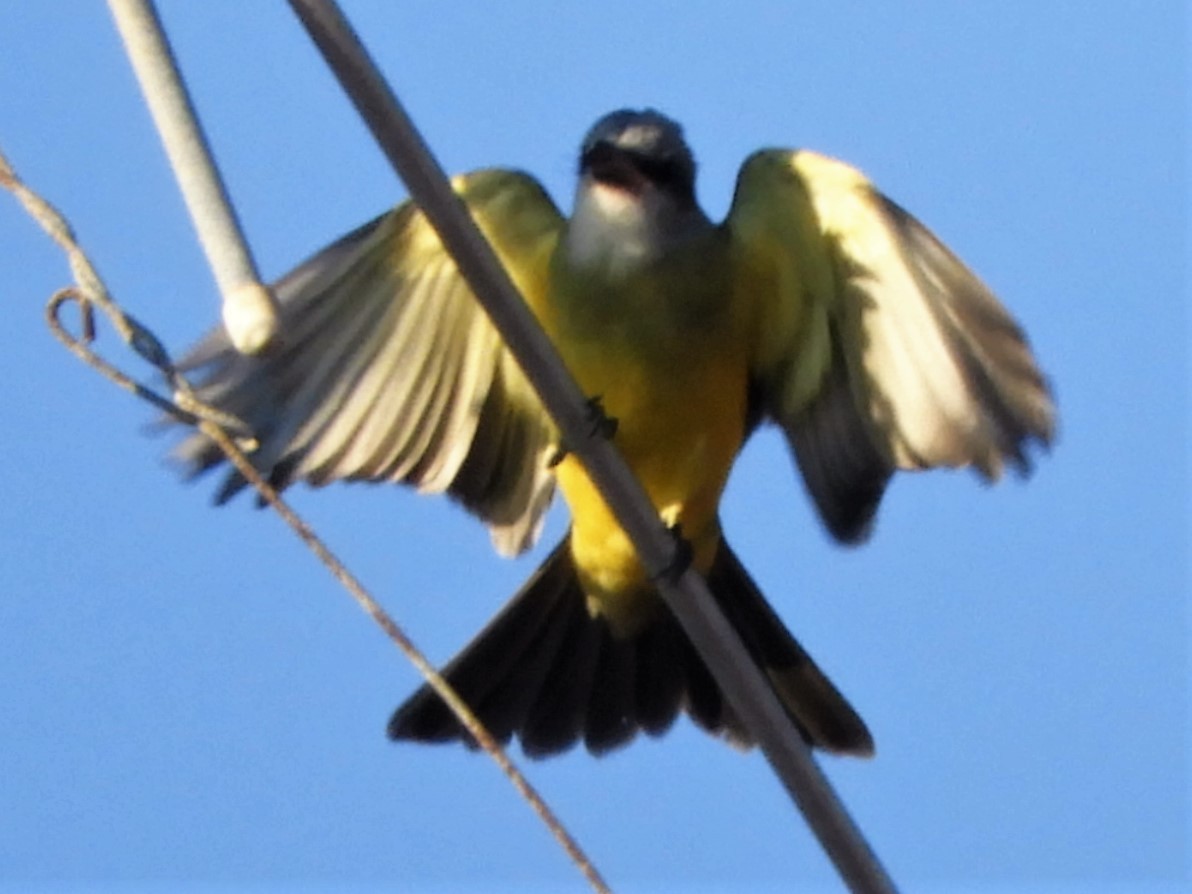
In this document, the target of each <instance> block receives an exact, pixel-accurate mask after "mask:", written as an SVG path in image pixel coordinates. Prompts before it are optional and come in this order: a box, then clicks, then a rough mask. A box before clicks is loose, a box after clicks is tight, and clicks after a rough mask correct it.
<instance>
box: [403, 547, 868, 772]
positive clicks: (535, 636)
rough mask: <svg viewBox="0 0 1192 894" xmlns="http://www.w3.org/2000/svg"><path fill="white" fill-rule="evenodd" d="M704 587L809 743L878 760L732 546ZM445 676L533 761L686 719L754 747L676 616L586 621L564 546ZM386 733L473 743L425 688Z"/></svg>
mask: <svg viewBox="0 0 1192 894" xmlns="http://www.w3.org/2000/svg"><path fill="white" fill-rule="evenodd" d="M708 585H709V588H710V589H711V590H712V593H713V595H714V596H715V597H716V600H717V602H718V603H719V605H720V607H721V609H722V610H723V611H724V613H725V616H726V617H727V619H728V620H729V622H730V623H731V624H732V626H733V627H734V628H735V629H736V630H737V632H738V634H739V635H740V636H741V639H742V641H743V642H744V643H745V646H746V648H747V649H748V650H749V652H750V654H751V655H752V656H753V657H754V659H755V660H756V661H757V663H758V665H759V666H760V667H762V668H763V669H764V670H765V671H766V675H767V677H768V679H769V680H770V682H771V683H772V684H773V686H774V690H775V692H776V694H777V695H778V697H779V699H780V701H781V702H782V703H783V705H784V706H785V707H786V709H787V711H788V712H789V713H790V715H791V717H792V719H793V720H794V721H795V723H796V725H797V726H798V728H799V729H800V731H801V732H802V733H803V736H804V737H805V738H806V739H807V741H808V742H810V743H811V744H812V745H814V746H816V747H819V748H823V749H826V750H828V751H835V752H840V753H848V754H858V755H868V754H872V752H873V740H872V738H871V737H870V735H869V731H868V730H867V729H866V727H865V724H864V722H863V721H862V720H861V718H860V717H859V716H858V715H857V713H856V711H854V710H853V708H852V707H851V706H850V705H849V703H848V702H847V701H846V700H845V698H844V697H843V696H842V695H841V694H840V692H839V691H838V690H837V689H836V687H835V686H833V685H832V683H831V681H829V680H828V678H827V677H826V676H825V675H824V673H823V672H822V671H821V670H820V669H819V667H817V666H816V664H815V662H814V661H813V660H812V659H811V657H810V656H809V655H808V654H807V653H806V652H805V651H804V650H803V649H802V647H801V646H800V645H799V644H798V642H796V640H795V639H794V637H793V636H791V634H790V633H789V632H788V631H787V629H786V627H785V626H784V625H783V623H782V621H781V619H780V618H779V617H778V615H777V614H775V612H774V610H773V609H772V608H770V606H769V604H768V603H767V602H766V600H765V598H764V597H763V596H762V594H761V592H760V591H759V590H758V588H757V586H756V585H755V584H754V583H753V581H752V580H751V579H750V577H749V574H748V572H746V571H745V568H744V567H743V566H742V565H741V563H740V561H739V560H738V559H737V557H736V556H735V555H734V554H733V552H732V550H731V549H730V548H729V547H728V545H727V544H726V543H723V542H722V543H721V545H720V548H719V551H718V553H717V556H716V560H715V561H714V563H713V565H712V569H711V571H710V572H709V574H708ZM443 675H444V676H445V677H446V678H447V680H448V681H449V682H450V683H451V684H452V686H454V687H455V689H456V691H457V692H458V693H459V694H460V695H461V696H462V697H463V698H464V700H465V701H467V702H468V704H469V705H471V706H472V708H473V710H474V711H476V713H477V715H478V716H479V717H480V719H481V720H482V721H483V722H484V724H485V726H487V727H488V728H489V731H490V732H491V733H492V734H493V736H494V737H495V738H496V739H497V740H498V741H501V742H508V741H509V739H510V738H511V737H512V736H513V735H514V734H516V735H517V736H518V738H519V739H520V741H521V744H522V749H523V750H524V751H525V753H526V754H527V756H530V757H545V756H547V755H550V754H555V753H557V752H560V751H564V750H565V749H567V748H569V747H571V746H572V745H574V744H575V742H576V741H578V740H580V739H582V740H583V742H584V744H585V746H586V747H587V749H588V751H590V752H591V753H593V754H597V755H599V754H604V753H606V752H608V751H611V750H612V749H614V748H617V747H620V746H622V745H624V744H626V743H627V742H629V741H630V740H631V739H632V738H633V737H634V736H635V735H636V734H637V732H638V730H643V731H644V732H646V733H647V734H648V735H651V736H658V735H661V734H662V733H664V732H666V730H667V729H669V728H670V726H671V724H672V723H673V722H674V719H675V717H676V716H677V715H678V713H679V712H680V711H681V710H683V711H686V713H687V714H688V715H689V716H690V717H691V718H692V720H693V721H694V722H695V723H696V724H697V725H699V726H700V727H702V728H704V729H706V730H708V731H709V732H712V733H717V734H720V735H724V736H725V737H727V738H728V739H730V740H731V741H734V742H736V743H739V744H742V745H748V744H751V742H752V738H751V736H750V735H749V731H748V730H747V729H745V728H744V727H743V725H742V724H741V723H740V721H739V720H738V718H737V716H736V712H735V711H733V709H732V706H731V705H730V704H729V703H728V702H727V700H726V699H725V698H724V696H723V694H722V693H721V690H720V687H719V685H717V683H716V681H715V679H714V678H713V677H712V674H711V673H710V672H709V670H708V668H707V667H706V666H705V665H704V663H703V661H702V659H701V658H700V657H699V655H698V654H697V653H696V651H695V648H694V647H693V646H692V645H691V642H690V641H689V640H688V639H687V637H686V635H685V634H684V633H683V632H682V630H681V628H680V627H679V625H678V623H677V622H676V621H675V620H674V618H673V617H672V616H671V614H670V613H669V612H667V611H659V612H658V614H657V617H656V619H655V620H654V621H653V622H652V623H651V624H650V625H648V626H647V627H646V628H645V629H644V630H642V631H641V632H640V633H639V634H637V635H636V636H634V637H631V638H621V637H618V636H616V635H615V634H614V633H613V631H612V629H611V628H610V627H609V626H608V624H607V623H606V622H605V621H604V620H603V619H602V618H593V617H592V616H591V615H590V614H589V612H588V610H587V604H586V600H585V597H584V593H583V590H582V589H581V587H580V584H579V580H578V578H577V577H576V573H575V566H574V564H573V562H572V559H571V551H570V547H569V542H568V541H567V540H566V539H564V540H563V542H562V543H560V544H559V546H557V547H556V548H555V550H554V551H553V552H552V553H551V554H550V556H549V557H548V558H547V559H546V561H545V562H544V563H543V564H542V566H541V567H540V568H539V569H538V571H537V572H535V573H534V575H533V576H532V577H531V578H530V579H529V580H528V581H527V582H526V583H525V585H524V586H523V587H522V588H521V590H520V591H519V592H518V593H517V595H516V596H514V597H513V599H512V600H511V601H510V602H509V604H508V605H507V606H506V607H505V608H504V609H503V610H502V611H501V612H500V613H499V614H498V615H497V616H496V617H495V618H494V619H493V620H492V621H491V622H490V623H489V624H488V626H486V627H485V628H484V630H482V631H481V632H480V634H479V635H478V636H477V637H476V638H475V639H474V640H473V641H472V643H471V644H470V645H468V646H467V647H466V648H465V649H464V650H463V651H462V652H461V653H460V654H459V655H458V656H457V657H456V658H455V659H454V660H452V662H451V663H450V664H448V666H447V667H446V668H445V669H444V671H443ZM389 735H390V737H391V738H394V739H412V740H416V741H424V742H442V741H447V740H453V739H463V740H464V741H465V742H466V743H467V744H469V745H474V744H475V743H474V742H472V741H471V740H470V737H468V736H467V735H466V733H465V732H464V731H463V730H462V728H461V727H460V726H459V724H458V722H457V721H456V720H455V718H454V716H453V715H452V714H451V713H450V711H449V710H448V708H447V706H446V705H445V704H444V703H443V702H442V700H441V699H439V697H438V695H436V694H435V692H434V691H433V690H432V689H430V688H429V687H428V686H423V687H422V688H421V689H419V690H418V692H416V693H415V694H414V695H413V696H412V697H411V698H410V699H409V700H408V701H407V702H406V703H405V704H403V705H402V706H401V707H400V708H399V709H398V710H397V711H396V713H395V714H394V715H393V718H392V719H391V720H390V723H389Z"/></svg>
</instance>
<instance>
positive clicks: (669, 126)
mask: <svg viewBox="0 0 1192 894" xmlns="http://www.w3.org/2000/svg"><path fill="white" fill-rule="evenodd" d="M710 226H711V224H710V223H709V221H708V219H707V217H706V216H704V213H703V211H701V210H700V208H699V206H698V205H697V204H696V201H695V159H694V157H693V156H692V154H691V150H690V149H689V148H688V147H687V143H686V141H684V139H683V130H682V128H680V127H679V125H678V124H676V123H675V122H674V121H672V120H671V119H669V118H667V117H666V116H665V115H662V114H660V113H658V112H655V111H654V110H652V109H646V110H644V111H640V112H639V111H632V110H629V109H622V110H620V111H618V112H612V113H610V114H608V115H605V116H604V117H603V118H601V119H600V120H599V121H597V122H596V123H595V124H594V125H593V126H592V129H591V130H589V131H588V134H587V136H586V137H584V142H583V145H582V146H581V147H580V156H579V187H578V189H577V191H576V196H575V210H574V213H573V214H572V217H571V220H570V223H569V225H568V231H567V235H566V237H565V239H564V243H565V249H566V254H567V257H568V258H569V259H570V260H571V261H572V262H573V263H574V264H576V265H578V266H581V267H586V268H600V269H602V270H604V271H605V272H607V273H610V274H617V273H628V272H630V271H632V270H634V269H636V268H637V267H639V266H640V265H641V264H643V263H648V262H650V261H652V260H655V259H657V258H659V257H661V256H662V255H664V254H665V253H666V252H667V251H669V250H670V249H671V248H672V247H673V246H675V245H678V244H680V243H683V242H685V241H686V240H688V239H690V238H691V237H693V236H695V235H697V234H700V233H703V232H705V231H706V230H707V229H708V228H709V227H710Z"/></svg>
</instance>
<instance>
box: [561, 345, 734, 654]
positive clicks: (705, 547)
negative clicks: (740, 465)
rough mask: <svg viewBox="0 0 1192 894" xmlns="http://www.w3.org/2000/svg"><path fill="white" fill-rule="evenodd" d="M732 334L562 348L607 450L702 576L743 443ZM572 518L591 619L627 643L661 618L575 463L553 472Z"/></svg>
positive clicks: (616, 528)
mask: <svg viewBox="0 0 1192 894" xmlns="http://www.w3.org/2000/svg"><path fill="white" fill-rule="evenodd" d="M734 342H735V339H733V338H732V337H731V327H727V328H726V329H725V330H723V331H721V330H718V329H713V330H706V331H704V330H699V331H696V332H691V333H687V334H686V337H685V338H683V339H681V340H676V341H675V342H674V343H673V344H668V343H667V340H665V339H664V340H661V341H651V342H648V343H646V344H643V343H641V342H635V341H632V340H631V341H629V342H628V343H626V342H620V343H617V342H614V343H611V344H610V343H608V342H602V343H600V344H587V345H571V346H566V345H565V346H563V354H564V359H565V360H566V361H567V363H568V366H569V368H570V369H571V371H572V373H573V374H574V375H575V376H576V378H577V379H578V380H579V382H580V385H581V387H582V388H583V389H584V392H585V393H586V394H588V395H591V396H599V397H600V398H601V403H602V406H603V408H604V411H605V413H606V414H607V415H608V416H610V417H612V418H614V419H616V422H617V429H616V435H615V438H614V443H615V444H616V445H617V447H618V449H619V450H620V451H621V452H622V455H623V456H624V457H625V459H626V461H627V462H628V463H629V466H630V468H632V469H633V471H634V473H635V474H636V475H637V477H638V479H639V480H640V481H641V483H642V485H643V486H644V487H645V489H646V492H647V493H648V494H649V496H650V499H651V501H652V502H653V504H654V506H655V507H656V508H657V509H658V512H659V515H660V516H661V518H662V519H663V521H664V522H665V523H666V524H668V525H676V524H677V525H679V526H680V528H681V532H682V535H683V537H684V538H685V539H687V540H688V541H689V542H690V543H691V545H692V548H693V551H694V560H695V565H696V567H697V568H698V569H699V570H700V571H701V572H706V571H707V570H708V568H709V567H710V566H711V563H712V559H713V557H714V555H715V551H716V546H717V544H718V543H719V537H720V529H719V524H718V521H717V508H718V505H719V502H720V495H721V493H722V491H723V490H724V485H725V483H726V481H727V479H728V473H729V470H730V468H731V467H732V463H733V460H734V459H735V457H736V455H737V452H738V450H739V449H740V446H741V442H742V440H743V438H744V434H745V412H746V396H747V387H746V372H745V361H744V356H743V352H741V351H738V350H736V345H735V344H734ZM558 480H559V487H560V489H561V491H562V493H563V497H564V499H566V501H567V504H568V506H569V507H570V509H571V514H572V531H571V548H572V553H573V555H574V558H575V563H576V568H577V570H578V572H579V575H580V580H581V583H582V585H583V586H584V589H585V592H586V593H587V596H588V604H589V609H590V610H591V611H592V612H593V614H599V615H603V616H605V617H607V618H608V619H609V621H610V623H611V624H612V625H613V627H614V629H617V630H618V631H619V632H623V633H631V632H633V631H634V630H636V629H640V627H641V626H643V625H644V624H645V622H646V621H648V620H649V618H650V616H651V615H652V614H653V613H654V612H655V611H656V610H657V609H658V597H657V594H656V591H655V590H654V588H653V586H652V584H651V582H650V581H649V579H648V577H647V575H646V573H645V570H644V569H643V568H642V565H641V563H640V562H639V560H638V558H637V554H636V551H635V550H634V548H633V545H632V543H630V541H629V539H628V537H627V536H626V535H625V532H624V531H623V530H622V528H621V526H620V525H619V524H618V523H617V522H616V520H615V519H614V518H613V516H612V513H611V512H610V511H609V509H608V507H607V505H606V504H605V502H604V500H603V498H602V497H601V496H600V494H599V493H598V492H597V491H596V488H595V487H594V485H593V484H592V482H591V480H590V479H589V478H588V476H587V474H586V473H585V472H584V470H583V468H582V467H581V465H580V463H579V462H578V461H577V460H576V459H575V458H574V457H568V458H567V459H565V460H564V461H563V463H561V464H560V466H559V469H558Z"/></svg>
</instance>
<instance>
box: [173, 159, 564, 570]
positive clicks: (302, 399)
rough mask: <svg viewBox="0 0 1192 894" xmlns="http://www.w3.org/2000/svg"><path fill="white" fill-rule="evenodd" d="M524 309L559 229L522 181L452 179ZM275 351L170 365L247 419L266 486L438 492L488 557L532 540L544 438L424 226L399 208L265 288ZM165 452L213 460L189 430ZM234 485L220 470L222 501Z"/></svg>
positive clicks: (209, 355)
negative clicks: (479, 537) (357, 485)
mask: <svg viewBox="0 0 1192 894" xmlns="http://www.w3.org/2000/svg"><path fill="white" fill-rule="evenodd" d="M454 185H455V187H456V191H457V192H458V193H459V195H460V197H461V198H462V199H463V200H464V202H465V204H466V205H467V206H468V208H469V210H470V211H471V213H472V214H473V217H474V218H475V219H476V221H477V223H478V224H479V225H480V227H481V229H482V230H483V231H484V233H485V235H486V236H487V237H488V238H489V240H490V242H492V243H493V246H494V248H495V249H496V251H497V254H498V256H499V257H500V258H501V260H502V262H503V263H504V264H505V266H506V268H507V269H509V270H510V272H511V274H512V275H513V277H514V280H515V282H516V283H517V285H518V286H519V288H521V289H522V291H523V294H525V295H526V297H527V299H528V300H529V302H530V304H531V306H532V307H535V308H537V309H541V307H542V306H543V305H542V303H543V302H544V301H545V300H546V290H547V276H548V265H549V258H550V255H551V252H552V251H553V247H554V243H555V241H556V240H557V238H558V233H559V230H560V228H561V225H562V218H561V217H560V215H559V212H558V210H557V209H556V208H555V206H554V204H553V203H552V202H551V200H550V199H549V197H547V195H546V194H545V192H543V190H542V188H541V187H540V186H539V185H538V184H537V183H536V182H535V181H534V180H532V179H531V178H529V177H528V176H526V175H524V174H520V173H516V172H511V171H499V170H490V171H480V172H477V173H474V174H469V175H466V176H464V177H460V178H456V180H455V181H454ZM275 291H276V293H277V296H278V299H279V302H280V304H281V319H282V330H281V343H280V344H279V345H277V346H276V347H275V348H274V349H272V350H270V351H268V352H267V353H266V354H265V355H263V356H260V357H246V356H242V355H240V354H238V353H237V352H236V351H235V350H234V349H233V348H232V346H231V344H230V342H229V340H228V338H227V335H226V333H225V332H224V331H223V330H222V328H221V329H217V330H216V331H215V332H213V333H212V334H210V335H209V336H208V337H207V338H205V339H204V340H203V341H202V342H200V343H199V345H197V346H196V347H195V349H194V350H193V351H192V352H191V353H190V355H189V356H188V357H187V358H186V359H185V360H184V364H185V366H186V367H188V368H190V369H195V370H197V371H198V372H199V374H200V380H199V386H198V392H199V396H200V397H201V398H202V399H203V400H206V401H209V402H211V403H213V404H214V405H216V406H218V407H220V408H221V409H224V410H226V411H228V412H230V413H232V414H234V415H236V416H238V417H239V418H241V419H243V420H244V421H245V422H247V423H248V425H249V426H250V428H251V429H252V430H253V433H254V435H255V436H256V439H257V441H258V443H259V447H258V449H257V450H256V451H255V452H254V453H253V455H252V457H251V459H252V461H253V463H254V464H255V465H256V466H257V468H258V469H260V470H261V471H262V473H265V474H266V475H268V477H269V478H270V480H271V481H272V482H273V483H274V484H275V485H277V486H279V487H285V486H288V485H289V484H291V483H293V482H294V481H297V480H302V481H305V482H307V483H309V484H312V485H324V484H328V483H330V482H332V481H337V480H349V481H394V482H401V483H405V484H410V485H413V486H415V487H417V488H418V489H419V490H421V491H423V492H428V493H440V492H447V493H448V494H450V495H451V496H453V497H455V498H456V499H458V500H459V501H460V502H461V503H463V504H464V505H465V506H466V507H467V508H468V509H469V510H471V511H472V512H474V513H476V514H477V515H478V516H480V517H481V518H482V519H483V520H484V521H485V522H486V523H488V525H489V528H490V532H491V534H492V537H493V541H494V545H495V546H496V547H497V549H498V550H500V551H501V552H502V553H506V554H512V553H516V552H520V551H521V550H523V549H526V548H527V547H528V546H529V545H530V544H531V543H532V542H533V541H534V539H535V538H536V537H537V533H538V530H539V528H540V526H541V520H542V515H543V513H544V512H545V510H546V507H547V506H548V505H549V503H550V498H551V495H552V493H553V489H554V479H553V474H552V473H551V471H550V470H549V468H548V466H547V462H546V460H547V457H548V456H549V454H550V451H551V445H552V443H553V441H554V434H553V426H552V425H551V423H550V420H549V418H548V417H547V415H546V413H545V411H544V410H543V408H542V407H541V405H540V404H539V402H538V399H537V397H536V396H535V395H534V393H533V391H532V389H531V388H530V386H529V383H528V382H527V381H526V380H525V377H524V375H523V374H522V372H521V370H520V368H518V366H517V364H516V363H515V362H514V361H513V360H512V357H511V356H509V354H508V351H507V350H506V348H505V347H504V344H503V343H502V341H501V339H500V336H499V335H498V333H497V331H496V330H495V328H494V327H493V326H492V324H491V323H490V322H489V320H488V318H487V316H486V315H485V314H484V312H483V310H482V309H481V308H480V306H479V305H478V304H477V303H476V301H475V299H474V298H473V296H472V294H471V291H470V290H469V288H468V287H467V285H466V283H464V281H463V279H462V277H461V276H460V275H459V272H458V270H457V269H456V267H455V264H454V262H453V261H452V259H451V257H450V256H449V255H448V254H447V252H446V251H445V250H444V248H443V247H442V245H441V244H440V243H439V240H438V237H437V236H436V235H435V233H434V231H433V229H432V228H431V227H430V225H429V223H428V222H427V221H426V219H425V218H424V217H423V215H422V214H421V213H420V212H419V211H418V210H417V208H415V207H414V206H413V205H412V204H411V203H409V202H406V203H404V204H402V205H400V206H398V207H397V208H396V209H395V210H394V211H392V212H390V213H388V214H386V215H382V216H381V217H379V218H377V219H376V220H374V221H372V222H371V223H368V224H366V225H364V226H363V227H360V228H359V229H357V230H355V231H353V232H352V233H349V234H348V235H347V236H345V237H343V238H342V239H340V240H339V241H338V242H336V243H335V244H333V245H331V246H330V247H328V248H326V249H324V250H323V251H321V252H319V253H318V254H316V255H315V256H314V257H312V258H311V259H309V260H308V261H306V262H305V263H304V264H302V265H301V266H300V267H298V268H297V269H296V270H295V271H293V272H292V273H290V274H289V275H288V276H286V277H285V278H283V279H282V280H281V281H280V282H278V283H277V285H276V286H275ZM174 456H175V457H176V458H177V459H179V460H181V461H182V462H183V463H184V464H185V465H186V466H188V467H189V469H190V470H191V472H192V474H199V473H201V472H203V471H206V470H207V469H210V468H213V467H214V466H216V465H219V464H220V462H221V461H222V455H221V454H220V453H219V451H218V450H217V449H216V448H215V446H214V445H213V444H212V443H211V442H210V441H209V440H208V439H207V438H205V437H204V436H203V435H202V434H201V433H192V434H191V435H190V436H188V437H187V438H185V439H184V440H183V441H182V442H181V443H180V444H179V445H178V446H177V448H176V449H175V451H174ZM243 486H244V482H243V481H242V480H241V479H240V476H238V475H237V474H236V473H235V472H234V471H232V472H230V473H228V477H227V478H226V479H225V481H224V484H223V485H222V486H221V488H220V489H219V491H218V492H217V499H218V500H220V501H221V502H222V501H224V500H227V499H230V498H231V497H232V496H233V495H234V494H235V493H237V492H238V491H239V490H241V489H242V488H243Z"/></svg>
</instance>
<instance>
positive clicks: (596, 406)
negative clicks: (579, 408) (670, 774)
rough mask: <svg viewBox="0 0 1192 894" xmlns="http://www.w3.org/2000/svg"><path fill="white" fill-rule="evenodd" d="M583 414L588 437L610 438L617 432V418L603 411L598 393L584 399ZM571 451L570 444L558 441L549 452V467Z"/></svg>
mask: <svg viewBox="0 0 1192 894" xmlns="http://www.w3.org/2000/svg"><path fill="white" fill-rule="evenodd" d="M584 406H585V408H586V409H585V416H586V421H587V424H588V430H587V432H586V433H585V434H586V436H587V437H589V438H604V439H606V440H612V438H613V436H614V435H615V434H616V433H617V420H616V419H615V418H614V417H612V416H609V415H608V414H606V413H605V412H604V404H603V403H602V401H601V397H600V395H599V394H598V395H596V396H595V397H589V398H588V399H587V400H586V401H584ZM569 453H571V447H570V445H569V444H568V443H567V442H566V441H565V440H561V441H559V443H558V445H557V446H556V447H555V450H554V453H552V454H551V456H550V459H549V460H547V464H548V465H549V466H550V468H552V469H553V468H554V467H555V466H557V465H558V464H559V463H561V462H562V461H563V460H565V459H566V458H567V455H568V454H569Z"/></svg>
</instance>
